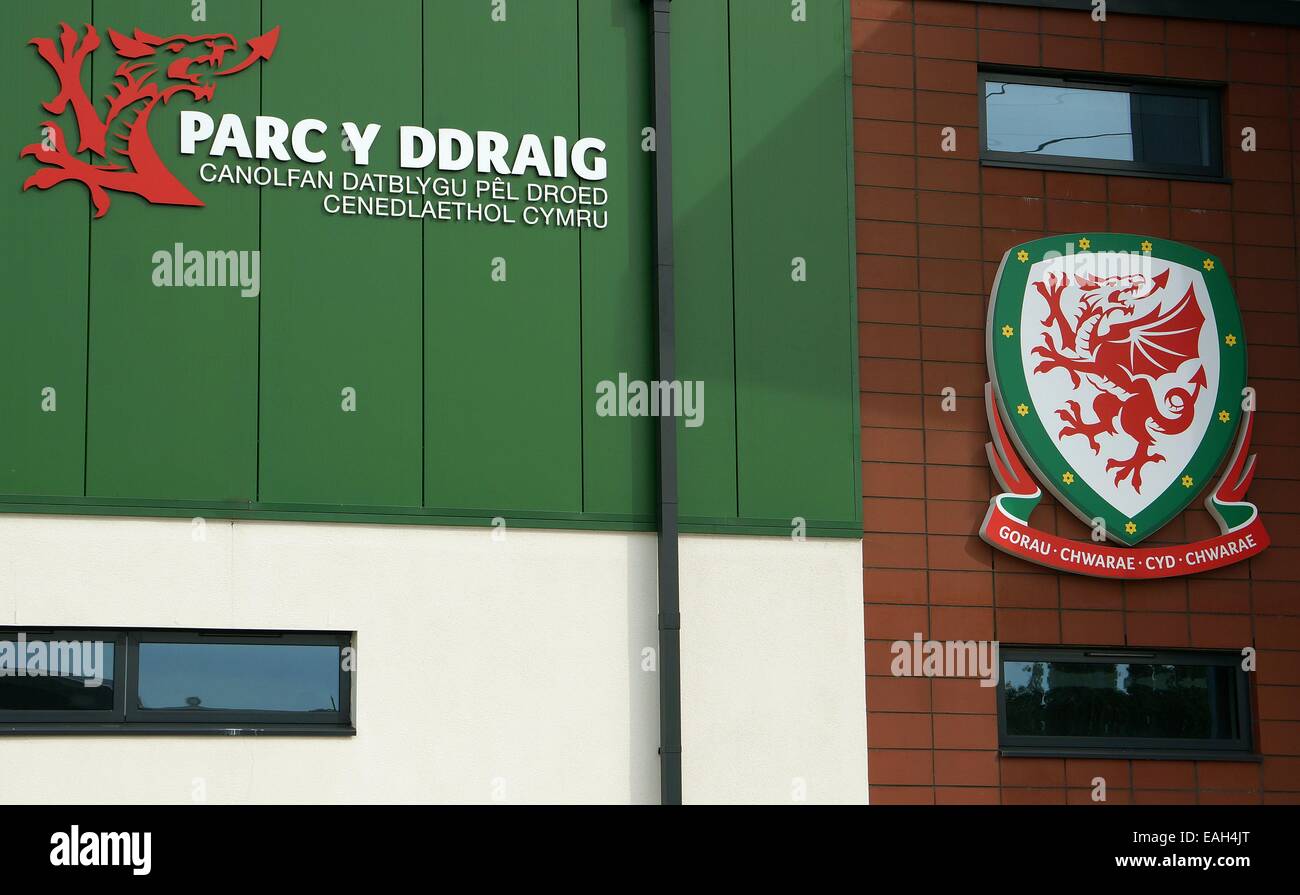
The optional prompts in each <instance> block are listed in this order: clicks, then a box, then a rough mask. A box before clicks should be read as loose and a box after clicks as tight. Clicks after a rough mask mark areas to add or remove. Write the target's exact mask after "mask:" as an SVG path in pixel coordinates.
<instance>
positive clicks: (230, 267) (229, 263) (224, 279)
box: [153, 242, 262, 298]
mask: <svg viewBox="0 0 1300 895" xmlns="http://www.w3.org/2000/svg"><path fill="white" fill-rule="evenodd" d="M153 284H154V285H155V286H158V287H160V288H163V287H169V286H170V287H176V286H191V287H192V286H237V287H239V294H240V295H242V296H243V297H244V298H257V296H258V295H260V294H261V293H262V253H261V252H259V251H235V250H233V249H231V250H228V251H215V250H211V249H210V250H208V251H206V252H200V251H199V250H198V249H188V250H187V249H186V248H185V243H183V242H178V243H176V244H175V245H174V246H172V248H171V249H170V250H168V249H159V250H158V251H156V252H154V253H153Z"/></svg>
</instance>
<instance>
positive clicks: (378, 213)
mask: <svg viewBox="0 0 1300 895" xmlns="http://www.w3.org/2000/svg"><path fill="white" fill-rule="evenodd" d="M381 130H382V126H381V125H379V124H373V123H372V124H367V125H366V126H365V127H360V126H358V125H357V124H356V123H354V122H344V123H343V125H342V129H341V131H340V135H341V137H342V140H341V142H340V144H339V145H340V146H341V147H342V149H343V152H344V154H345V156H347V157H348V160H349V161H350V162H351V163H352V165H353V166H354V167H363V166H368V165H369V164H370V160H371V149H372V147H373V146H374V143H375V139H376V138H377V137H378V135H379V133H380V131H381ZM327 132H328V126H327V125H326V124H325V122H323V121H321V120H319V119H315V118H308V119H304V120H302V121H299V122H297V123H296V124H294V125H293V126H292V127H291V126H290V125H289V123H288V122H286V121H284V120H283V119H280V118H275V117H273V116H269V115H259V116H257V117H256V118H255V119H254V122H253V130H252V136H251V138H250V135H249V132H248V131H247V130H246V129H245V126H244V123H243V120H242V119H241V118H240V117H239V116H238V115H234V114H227V115H223V116H222V117H221V119H220V121H219V122H217V121H214V120H213V118H212V117H211V116H210V115H207V114H205V113H203V112H196V111H184V112H182V113H181V122H180V151H181V154H182V155H193V154H195V153H197V152H199V151H201V149H200V147H202V150H203V151H206V154H207V155H209V156H211V157H214V158H220V157H222V156H225V155H227V154H233V155H235V156H237V157H238V158H240V159H247V160H252V161H250V162H247V163H245V162H225V161H220V162H216V161H209V162H204V163H203V164H201V165H200V166H199V171H198V174H199V178H200V179H201V180H203V181H204V182H205V183H228V184H232V185H244V186H255V187H259V188H270V189H295V190H309V191H316V192H319V193H321V194H322V196H321V208H322V209H323V210H324V212H325V213H326V214H331V215H345V216H365V217H389V218H409V219H415V220H423V219H430V220H435V221H469V222H482V223H489V224H520V223H522V224H524V225H526V226H542V227H567V228H590V229H596V230H603V229H605V228H607V227H608V226H609V212H608V210H607V208H606V206H607V205H608V202H609V193H608V191H607V190H605V189H604V188H603V187H600V186H596V185H593V183H592V182H600V181H603V180H605V178H606V177H607V175H608V163H607V162H606V159H605V157H604V152H605V148H606V144H605V142H604V141H603V140H599V139H597V138H594V137H582V138H580V139H577V140H574V141H572V142H570V141H569V139H568V138H566V137H563V136H555V137H551V138H549V139H548V140H543V138H541V137H539V136H538V135H536V134H523V135H522V136H521V137H519V138H518V140H512V139H511V138H509V137H507V136H506V135H505V134H502V133H499V132H497V131H476V132H474V133H470V132H468V131H462V130H456V129H455V128H441V129H439V130H438V131H437V132H436V133H435V132H434V131H430V130H427V129H425V128H423V127H415V126H410V125H403V126H402V127H401V128H400V129H399V135H398V143H399V158H398V160H397V161H398V166H399V167H400V168H404V169H408V170H409V169H416V170H418V171H420V172H421V173H418V174H414V173H413V174H391V173H384V174H372V173H369V172H365V171H347V170H345V171H336V170H324V169H318V168H312V167H300V166H296V165H295V166H291V167H282V166H279V165H277V164H275V162H301V163H305V164H306V165H320V164H322V163H324V162H326V161H327V160H328V158H329V153H328V152H327V147H328V145H329V142H330V141H329V139H328V138H327V137H326V136H325V134H326V133H327ZM262 161H265V162H267V163H266V164H263V163H262ZM458 172H463V173H458ZM575 181H576V182H575Z"/></svg>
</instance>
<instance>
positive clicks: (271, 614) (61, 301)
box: [0, 0, 867, 802]
mask: <svg viewBox="0 0 1300 895" xmlns="http://www.w3.org/2000/svg"><path fill="white" fill-rule="evenodd" d="M813 6H814V7H815V8H814V10H813V14H812V15H810V16H808V17H807V18H803V17H792V16H791V13H790V10H789V9H788V4H785V3H783V2H765V3H753V4H750V3H747V4H744V5H737V4H732V5H731V8H728V4H727V3H726V2H707V3H694V4H683V5H681V6H680V7H679V8H678V9H676V10H674V11H673V19H672V23H673V28H674V32H675V38H676V39H675V40H674V41H673V43H672V48H671V52H672V56H671V59H670V60H668V61H669V62H670V63H671V70H669V69H668V68H664V67H661V68H660V69H659V73H658V76H659V78H660V84H661V86H667V87H671V90H672V92H673V94H674V95H675V98H676V102H675V105H674V107H673V113H672V119H671V121H672V128H671V131H672V134H671V139H672V141H673V143H672V148H673V149H674V153H673V158H674V168H673V175H674V176H673V179H672V181H671V183H672V187H673V191H672V194H671V196H670V197H669V198H671V200H672V205H671V206H670V207H672V208H673V209H674V216H673V218H672V221H671V224H672V230H673V232H674V235H675V243H676V253H675V258H674V257H673V256H671V255H670V256H664V255H663V254H662V253H661V254H660V255H659V256H658V258H659V261H660V263H663V262H664V261H667V262H668V263H674V262H675V277H674V280H675V285H676V291H677V321H678V332H679V334H678V336H677V338H676V345H675V348H676V353H677V371H676V372H677V376H676V377H675V380H674V381H673V382H669V383H666V385H667V386H669V387H673V388H680V391H679V392H678V394H679V398H678V399H677V402H676V407H677V410H678V413H677V417H678V418H677V419H676V422H677V424H678V425H677V430H678V431H677V439H678V445H679V455H678V472H677V483H678V487H677V492H676V495H675V499H676V501H677V503H676V506H677V507H678V508H679V514H678V515H679V524H680V532H681V533H680V536H679V537H676V538H675V539H674V543H675V549H676V553H677V555H678V561H677V563H676V568H677V577H678V579H679V581H680V593H679V599H680V606H681V616H682V618H683V619H685V621H683V623H682V626H681V654H680V676H681V686H680V709H679V712H678V714H679V716H680V725H681V730H682V734H681V738H682V741H683V747H682V750H681V756H682V757H681V763H682V783H681V786H682V789H683V791H684V792H685V794H686V796H685V798H686V800H687V801H694V802H712V801H728V802H729V801H763V802H773V801H775V802H781V801H790V800H807V801H814V802H816V801H824V802H855V801H856V802H863V801H865V800H866V797H867V783H866V767H865V756H864V753H863V743H864V738H865V713H864V712H863V708H862V707H863V705H864V698H865V697H864V690H863V686H864V682H863V680H862V676H861V674H860V669H861V662H862V639H861V634H860V632H861V624H862V618H861V614H862V604H861V600H860V596H859V594H860V577H859V575H860V568H861V564H860V536H861V525H862V522H861V516H860V512H861V505H860V492H859V489H858V477H857V467H858V465H859V462H860V461H859V454H858V451H859V447H858V440H857V437H856V433H857V428H858V426H857V419H856V413H857V402H856V393H857V392H856V389H857V385H856V378H855V369H854V364H855V358H856V349H855V347H854V341H853V340H854V337H855V335H856V334H855V332H854V328H853V321H854V313H855V312H854V306H853V299H852V288H851V283H852V277H853V249H852V219H853V217H852V207H851V189H850V185H851V159H850V151H849V144H848V140H847V133H848V126H849V124H848V123H849V105H848V103H849V95H848V87H849V77H848V73H849V66H848V63H849V56H850V48H849V45H848V39H847V35H848V28H847V22H848V9H847V6H846V5H845V4H842V3H840V2H830V3H820V4H814V5H813ZM650 11H651V7H650V5H649V4H646V3H643V2H642V0H581V2H578V0H568V2H562V3H551V2H546V3H540V2H535V0H509V2H500V0H464V2H456V3H445V2H423V3H422V2H419V0H383V2H379V3H374V4H369V5H367V6H366V8H365V9H364V10H360V9H359V8H358V7H356V5H355V4H352V3H350V2H330V3H324V4H311V5H304V4H301V3H296V2H274V0H267V2H259V0H231V2H221V3H209V4H206V9H205V10H204V11H203V14H204V15H206V18H203V19H197V18H196V16H198V15H199V14H200V10H198V8H197V6H195V5H193V4H190V3H188V2H186V3H175V4H159V3H155V2H132V0H95V2H94V3H91V2H90V0H74V2H67V3H47V4H39V5H29V6H27V7H20V6H15V5H12V4H11V5H8V6H6V7H5V10H4V12H3V13H0V16H2V17H3V18H2V20H0V21H2V24H3V29H0V30H3V31H4V33H5V34H6V35H8V37H7V38H6V40H5V45H4V51H3V54H0V66H2V69H0V70H2V71H3V73H4V76H5V79H6V81H7V82H8V83H9V84H10V85H11V89H9V90H7V91H6V93H5V98H4V99H3V100H2V101H0V102H2V103H3V106H2V107H0V119H2V120H3V121H4V122H5V124H6V127H5V132H6V133H8V134H11V135H19V136H15V137H14V141H15V142H14V144H13V146H12V150H13V151H12V152H7V153H6V154H5V161H4V163H3V171H4V172H5V173H4V175H3V177H4V179H5V181H6V184H7V185H6V187H5V188H4V193H3V195H4V200H3V203H2V204H0V245H2V246H3V252H4V266H5V272H6V281H7V282H6V290H5V293H4V300H3V302H2V303H0V340H3V347H0V358H3V360H0V383H2V384H0V419H2V420H3V426H4V430H5V435H4V439H3V443H2V447H0V493H3V498H0V510H3V511H4V512H3V513H0V528H2V529H3V535H2V536H0V557H2V558H0V624H3V625H4V635H5V636H4V637H3V638H0V639H5V640H7V641H8V642H11V643H14V644H17V643H18V642H19V639H20V637H21V638H25V640H24V642H25V643H27V644H28V646H30V643H31V642H33V641H34V642H38V643H46V642H50V643H53V642H56V641H57V642H64V641H70V640H74V639H75V640H77V641H78V642H81V641H83V640H84V641H86V642H91V641H93V642H95V643H105V644H107V648H106V651H105V652H104V657H105V658H104V660H103V661H104V666H105V667H104V668H101V669H99V670H100V672H101V674H100V677H101V678H103V677H106V676H111V677H112V680H109V681H103V682H101V684H100V686H98V687H97V688H95V689H94V691H93V692H94V693H95V694H100V695H102V699H91V698H89V697H87V696H86V694H85V693H83V692H82V691H81V690H78V691H77V693H76V694H73V695H68V694H62V695H60V694H54V695H51V694H49V693H46V692H45V691H44V690H42V689H40V688H41V687H43V686H44V684H43V683H42V681H41V679H40V678H39V677H37V676H36V675H34V674H33V675H29V676H27V677H25V678H19V677H17V676H16V675H15V674H12V673H11V674H10V675H9V677H8V678H7V680H0V687H3V686H5V685H6V684H7V685H8V686H9V687H10V688H11V689H10V693H11V694H12V695H11V696H10V697H9V698H8V702H7V703H6V704H4V705H3V706H0V709H2V710H0V715H2V716H3V717H2V720H0V727H3V729H4V731H5V733H6V737H5V742H4V747H5V749H6V752H7V754H8V755H9V757H10V760H9V761H7V762H6V767H7V768H8V770H7V771H5V772H4V773H3V774H0V792H3V794H4V797H5V799H6V800H7V801H13V802H22V801H26V800H38V799H40V800H50V799H54V800H59V801H90V802H135V801H163V802H189V801H212V802H232V801H259V802H260V801H266V802H280V801H312V802H330V801H401V802H408V801H409V802H428V801H437V802H492V801H500V802H656V801H659V799H660V754H659V751H660V744H661V740H660V706H659V692H660V677H661V671H663V665H662V664H661V662H664V661H667V656H666V654H665V655H664V657H662V658H661V656H660V649H659V647H660V644H659V632H658V624H659V623H658V620H657V615H658V613H659V609H658V605H659V590H660V587H659V574H660V570H659V566H658V564H657V546H656V528H657V525H658V523H657V518H658V513H660V512H661V511H662V500H661V496H662V495H661V491H660V489H659V487H658V484H657V481H656V479H657V476H656V454H657V444H656V428H657V427H656V420H655V419H653V418H652V417H651V412H653V406H646V405H647V404H648V403H649V402H650V401H652V400H657V398H658V397H659V394H660V393H659V392H658V391H657V390H656V385H657V384H658V380H657V377H656V372H657V369H658V367H657V365H656V362H655V357H656V340H655V325H654V322H655V304H654V296H655V290H654V286H655V264H656V257H657V255H656V251H657V249H656V240H655V234H656V231H655V226H654V225H655V201H654V200H655V196H656V192H655V191H656V188H657V187H656V180H655V178H654V176H653V167H654V160H655V158H656V153H657V152H659V151H663V150H664V149H666V146H667V141H668V140H669V134H668V133H666V132H663V131H664V129H663V128H659V129H658V132H656V128H655V127H654V125H655V118H654V117H653V113H654V111H655V107H654V104H653V100H654V89H653V86H654V84H655V78H656V70H655V69H654V67H653V66H652V53H651V48H652V31H651V25H650V22H651V19H650ZM65 23H66V24H65ZM29 40H32V41H33V43H31V44H29V43H28V41H29ZM773 57H779V58H781V59H783V60H785V62H784V63H783V64H782V65H781V66H780V67H779V68H774V67H773V66H772V65H771V63H770V60H771V59H772V58H773ZM669 76H670V77H671V81H669V82H667V83H665V81H664V79H665V78H667V77H669ZM105 96H108V97H109V99H105ZM164 97H165V101H162V100H163V98H164ZM113 98H115V99H113ZM119 115H120V116H121V117H118V116H119ZM349 125H350V126H351V127H350V128H349ZM371 126H377V128H378V129H377V131H375V132H371ZM150 138H151V139H150ZM657 144H658V145H657ZM24 147H26V150H25V151H23V152H22V154H21V156H20V150H24ZM123 160H125V161H123ZM115 163H116V164H118V165H119V167H117V168H109V167H107V166H108V165H111V164H115ZM363 175H364V176H366V177H369V176H370V175H381V177H376V178H374V179H372V180H363V179H362V177H363ZM69 181H70V182H69ZM660 182H661V183H667V181H660ZM548 190H549V191H548ZM295 650H297V652H295ZM312 651H324V652H312ZM331 655H332V656H335V657H336V658H338V659H339V662H338V665H339V666H340V667H341V668H342V669H343V670H342V672H340V671H338V669H335V670H332V671H331V670H329V669H330V668H332V667H333V666H330V665H329V661H333V660H328V661H327V659H328V656H331ZM313 656H315V658H313ZM322 656H324V657H326V658H325V659H322V658H321V657H322ZM313 663H315V664H313ZM321 663H324V664H323V665H322V664H321ZM18 664H21V663H18ZM7 667H8V668H9V669H10V671H11V672H12V671H13V669H14V667H15V665H14V662H13V661H10V662H9V664H8V666H7ZM23 667H24V668H26V669H27V670H32V668H31V666H30V664H29V665H28V666H23ZM322 668H325V669H326V672H325V673H324V674H323V676H322V673H321V669H322ZM85 677H87V679H88V680H89V676H88V675H85ZM65 679H66V676H65ZM104 684H107V686H105V685H104ZM87 692H89V691H87ZM186 733H191V734H193V733H204V734H209V735H189V736H185V735H181V734H186ZM226 734H237V735H234V736H232V735H226ZM248 734H255V735H248ZM313 734H314V735H313ZM669 751H671V749H670V750H669Z"/></svg>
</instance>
